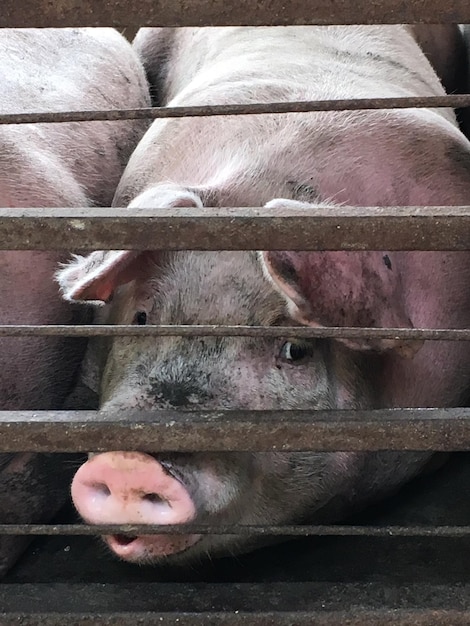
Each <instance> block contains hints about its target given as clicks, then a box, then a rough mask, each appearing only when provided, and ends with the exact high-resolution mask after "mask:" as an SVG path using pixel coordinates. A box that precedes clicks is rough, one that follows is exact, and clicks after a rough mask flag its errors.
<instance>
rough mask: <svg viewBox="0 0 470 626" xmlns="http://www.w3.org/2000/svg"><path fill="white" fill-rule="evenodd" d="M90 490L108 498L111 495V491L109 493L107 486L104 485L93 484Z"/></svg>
mask: <svg viewBox="0 0 470 626" xmlns="http://www.w3.org/2000/svg"><path fill="white" fill-rule="evenodd" d="M92 488H93V490H94V491H96V492H97V493H99V494H100V495H101V496H105V497H108V496H110V495H111V491H110V489H109V487H108V485H105V484H104V483H93V485H92Z"/></svg>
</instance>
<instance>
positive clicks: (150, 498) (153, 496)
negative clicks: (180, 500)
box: [142, 493, 164, 504]
mask: <svg viewBox="0 0 470 626" xmlns="http://www.w3.org/2000/svg"><path fill="white" fill-rule="evenodd" d="M142 499H143V500H147V502H150V503H152V504H159V503H160V502H164V499H163V498H162V497H161V496H159V495H158V493H146V494H145V495H144V496H143V497H142Z"/></svg>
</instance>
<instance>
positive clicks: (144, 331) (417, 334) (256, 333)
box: [0, 324, 470, 341]
mask: <svg viewBox="0 0 470 626" xmlns="http://www.w3.org/2000/svg"><path fill="white" fill-rule="evenodd" d="M1 337H272V338H274V337H281V338H282V337H289V338H294V337H296V338H303V339H325V338H332V339H342V338H347V339H371V338H373V339H396V340H397V341H398V340H409V341H470V329H469V328H457V329H443V328H356V327H349V326H330V327H325V328H311V327H308V328H307V327H304V326H219V325H209V326H205V325H199V326H198V325H195V326H186V325H177V324H174V325H173V324H172V325H160V326H158V325H151V324H149V325H148V326H133V325H125V324H123V325H121V324H116V325H114V326H112V325H104V324H86V325H85V324H84V325H83V326H72V325H70V326H66V325H53V324H51V325H45V326H35V325H30V326H26V325H13V324H11V325H10V324H3V325H1V324H0V338H1Z"/></svg>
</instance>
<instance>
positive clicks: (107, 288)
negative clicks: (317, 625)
mask: <svg viewBox="0 0 470 626" xmlns="http://www.w3.org/2000/svg"><path fill="white" fill-rule="evenodd" d="M135 46H136V49H137V50H139V52H140V53H141V55H142V57H143V59H144V62H145V64H146V68H147V70H148V72H149V74H148V75H149V77H150V79H151V82H152V85H153V87H154V90H155V91H154V96H155V100H156V101H159V102H161V103H163V104H169V105H175V106H176V105H191V104H202V103H205V104H221V103H226V102H247V101H252V102H263V101H268V102H269V101H272V100H301V99H305V100H309V99H323V98H348V97H352V98H354V97H386V96H398V95H400V96H407V95H409V96H413V95H441V94H443V93H444V90H443V87H442V85H441V84H440V82H439V80H438V79H437V77H436V75H435V74H434V72H433V71H432V69H431V66H430V64H429V62H428V61H427V60H426V58H425V56H424V55H423V54H422V52H421V51H420V49H419V48H418V46H417V45H416V42H415V41H414V40H413V38H412V37H411V36H410V34H409V30H408V29H407V28H406V27H400V26H397V27H386V26H384V27H331V28H316V27H306V28H299V29H291V28H285V29H263V28H261V29H252V28H240V29H239V28H227V29H181V30H175V31H172V30H166V29H165V30H159V29H142V30H141V31H140V33H139V35H138V36H137V38H136V41H135ZM469 197H470V144H469V142H468V141H467V140H466V139H465V138H464V136H463V135H462V134H461V133H460V131H459V130H458V128H457V124H456V121H455V117H454V115H453V112H452V111H449V110H439V111H430V110H411V111H393V112H380V111H378V112H376V111H364V112H356V113H353V112H341V113H318V114H307V115H303V114H301V115H298V114H296V115H291V116H274V115H273V116H252V117H249V116H248V117H238V118H229V119H223V118H215V119H202V118H201V119H196V118H194V119H186V120H165V121H157V122H155V123H154V124H153V125H152V126H151V128H150V130H149V131H148V132H147V134H146V135H145V137H144V138H143V139H142V141H141V142H140V144H139V146H138V147H137V149H136V151H135V152H134V154H133V156H132V157H131V160H130V162H129V165H128V167H127V169H126V171H125V173H124V175H123V178H122V180H121V183H120V185H119V188H118V191H117V193H116V196H115V199H114V204H115V205H116V206H123V205H127V204H129V205H130V206H131V207H135V208H142V209H146V208H151V207H154V208H155V209H157V208H158V207H181V210H184V207H193V206H199V207H200V206H202V205H206V206H217V205H221V206H260V205H265V204H266V206H267V207H269V208H270V209H273V210H284V211H292V212H293V213H294V214H305V212H310V211H315V209H316V206H317V205H318V202H319V201H320V202H324V201H325V200H327V201H328V202H329V204H330V205H331V206H333V205H334V204H346V205H348V204H351V205H358V206H361V205H372V206H374V205H378V206H396V205H411V206H413V205H421V204H422V205H429V204H431V205H433V204H435V205H441V204H442V205H445V204H450V205H460V204H466V203H468V198H469ZM273 198H280V199H276V200H272V199H273ZM469 279H470V255H469V254H467V253H447V252H443V253H431V252H429V253H413V252H390V251H377V252H374V251H371V252H357V253H355V252H350V253H346V252H318V253H293V252H285V253H284V252H279V253H269V252H264V253H260V254H256V253H254V252H253V253H251V252H176V253H169V254H164V253H162V252H159V251H154V252H149V253H143V254H138V253H132V252H130V253H129V252H126V251H116V252H111V253H106V252H95V253H92V254H91V255H89V256H88V257H78V258H75V259H74V261H72V262H71V263H70V265H69V266H68V267H67V268H65V269H64V270H62V271H61V272H60V273H59V281H60V283H61V287H62V290H63V292H64V294H65V297H66V298H67V299H69V300H71V301H91V302H95V303H100V302H101V304H103V303H105V302H106V303H107V304H106V305H105V306H104V307H103V308H102V309H101V313H100V314H99V319H100V320H101V321H110V322H112V323H124V324H127V323H141V322H142V319H143V318H142V315H141V314H142V312H145V313H146V317H147V323H155V324H171V323H172V324H248V325H257V324H267V325H281V326H282V325H292V324H294V325H296V324H302V325H311V326H319V325H332V326H334V325H352V326H354V325H356V326H392V327H393V326H400V327H413V326H414V327H422V326H423V327H446V326H450V327H455V328H464V327H466V326H468V324H469V323H470V293H469V289H468V284H469ZM111 296H112V300H111ZM299 355H300V356H301V357H302V358H297V357H299ZM469 375H470V354H469V352H468V347H467V346H466V345H465V346H464V345H463V344H460V345H459V344H457V343H450V342H441V343H436V342H425V343H424V344H423V345H417V344H413V345H409V344H407V345H404V344H396V343H394V342H388V341H377V342H367V341H362V342H360V341H328V340H325V341H317V342H294V341H290V340H289V337H288V336H286V337H285V338H284V339H280V340H279V339H263V340H259V339H256V340H255V339H249V338H217V339H215V338H198V339H182V338H162V339H156V338H152V339H146V338H124V337H122V338H116V339H113V340H110V341H109V342H99V341H97V342H93V344H91V345H90V350H89V352H88V357H87V362H86V366H85V370H84V377H85V382H86V384H88V385H89V386H90V387H92V388H93V387H94V388H95V389H96V391H97V392H98V393H99V395H100V401H101V408H102V411H103V413H104V414H105V415H106V414H108V415H109V416H110V418H111V417H113V416H114V415H115V413H117V412H122V411H125V410H131V409H139V408H142V409H161V408H176V409H177V410H180V411H187V410H192V409H215V408H224V409H292V408H296V409H312V410H314V409H329V408H339V409H348V408H349V409H350V408H362V409H367V408H380V407H398V406H407V407H416V406H423V407H430V406H453V405H458V404H459V403H461V402H462V401H463V399H464V397H465V393H466V390H467V386H468V379H469ZM280 444H282V442H280ZM117 454H119V453H118V452H116V455H117ZM157 458H159V459H160V460H164V461H165V467H170V468H172V469H171V471H172V475H173V476H178V477H179V479H180V480H181V481H182V483H183V484H184V485H185V486H186V487H187V489H188V491H189V493H190V494H191V495H192V498H193V501H194V502H195V504H196V507H197V515H196V521H210V522H225V523H235V522H240V523H245V524H249V523H253V524H254V523H267V522H269V523H283V522H301V521H312V522H328V521H335V520H338V519H340V518H341V517H344V516H345V515H347V514H348V513H351V512H352V511H354V510H356V509H357V508H358V507H361V506H364V504H366V503H369V502H372V501H374V500H375V499H376V498H378V497H381V496H383V495H384V494H386V493H389V492H390V491H393V490H394V489H396V488H398V487H399V485H401V484H402V483H403V482H404V481H405V480H406V479H409V478H410V477H411V476H413V475H414V474H415V473H416V472H418V471H419V470H420V469H422V468H423V467H424V465H425V464H426V462H427V461H428V459H429V455H427V454H424V453H423V454H418V453H399V452H397V453H395V452H381V453H350V452H336V453H283V452H267V453H264V454H242V453H224V454H222V453H221V454H212V453H211V454H205V453H202V452H201V453H198V454H186V455H184V454H171V455H168V454H161V455H157ZM251 547H253V542H252V541H250V540H245V539H243V538H240V537H204V538H203V539H201V540H200V541H199V542H198V543H196V544H195V545H193V546H191V547H190V548H189V549H187V550H186V551H185V552H183V553H181V554H174V555H170V556H169V558H171V559H175V560H177V559H180V560H185V559H187V560H190V559H191V558H198V557H200V556H201V555H204V554H206V553H209V554H211V555H212V554H221V553H227V552H234V551H240V550H247V549H249V548H251ZM143 560H148V561H152V560H154V557H153V555H152V552H151V551H149V552H148V554H147V555H146V557H145V558H144V559H143Z"/></svg>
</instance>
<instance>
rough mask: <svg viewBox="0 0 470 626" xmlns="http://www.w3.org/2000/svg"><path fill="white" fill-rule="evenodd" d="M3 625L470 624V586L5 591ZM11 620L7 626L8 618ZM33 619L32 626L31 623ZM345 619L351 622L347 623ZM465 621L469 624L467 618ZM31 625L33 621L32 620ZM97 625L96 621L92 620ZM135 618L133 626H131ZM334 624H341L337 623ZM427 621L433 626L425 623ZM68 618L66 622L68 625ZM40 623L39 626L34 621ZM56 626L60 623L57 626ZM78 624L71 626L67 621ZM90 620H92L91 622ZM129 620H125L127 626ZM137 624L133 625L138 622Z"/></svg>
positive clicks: (1, 591)
mask: <svg viewBox="0 0 470 626" xmlns="http://www.w3.org/2000/svg"><path fill="white" fill-rule="evenodd" d="M0 607H1V608H0V622H1V624H2V626H4V625H5V624H7V623H9V624H11V623H15V622H13V621H12V620H13V615H14V614H16V615H17V616H21V619H18V618H17V621H16V624H21V625H22V626H25V625H29V624H34V623H38V622H34V619H35V618H36V619H37V618H39V616H41V617H43V616H44V620H45V621H43V622H41V624H44V625H47V624H50V623H52V624H60V625H62V624H67V623H72V624H80V625H81V626H82V625H83V624H84V623H85V624H96V623H97V621H96V619H97V618H98V620H99V624H113V626H117V625H121V624H132V625H133V626H135V625H136V624H162V623H163V624H174V625H177V624H185V625H186V624H187V625H191V626H192V624H249V625H250V626H251V624H256V625H258V624H259V625H261V624H263V625H265V624H266V625H268V624H270V625H271V624H290V625H291V626H292V625H294V624H309V625H311V624H315V625H316V624H335V625H336V626H337V625H338V624H341V625H343V624H344V625H349V626H351V624H355V625H357V626H359V625H360V626H364V625H365V624H374V625H377V624H408V626H411V624H413V625H416V624H427V625H429V624H433V625H435V626H441V625H442V626H444V625H445V626H450V625H451V624H452V625H456V624H468V623H469V621H468V620H469V618H470V587H469V585H467V584H465V583H464V584H462V583H458V582H455V581H452V583H450V584H449V583H448V584H441V585H439V584H429V583H410V582H409V581H406V582H405V583H403V584H392V583H387V582H384V583H377V582H368V583H337V582H330V581H325V582H297V581H296V582H290V583H279V582H271V583H225V584H223V583H172V582H163V583H158V582H156V583H134V584H129V583H127V584H126V583H122V584H96V583H91V584H83V583H72V584H70V583H69V584H67V583H54V584H50V583H40V584H28V583H25V584H4V585H1V586H0ZM7 615H8V616H9V619H10V620H11V621H8V622H6V621H5V617H4V616H7ZM23 616H25V619H23ZM340 616H342V617H343V618H344V619H339V620H338V617H340ZM463 616H465V617H466V618H467V621H463V619H461V618H462V617H463ZM28 618H29V619H28ZM92 618H94V619H95V621H91V620H92ZM126 618H127V621H126ZM333 618H335V619H336V621H333ZM424 618H426V619H427V620H428V621H425V619H424ZM60 619H62V620H63V621H60ZM30 620H33V621H30ZM49 620H52V621H49ZM67 620H71V621H67ZM83 620H85V621H83ZM122 620H125V621H122ZM131 620H133V621H131Z"/></svg>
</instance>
